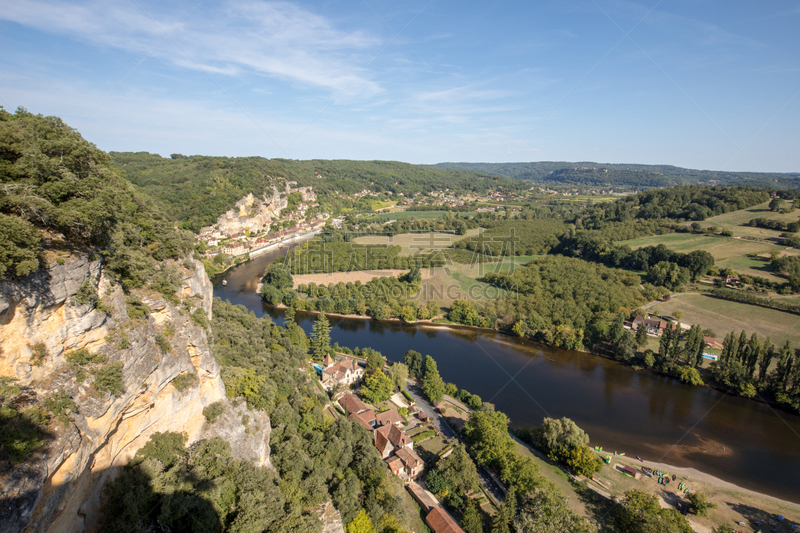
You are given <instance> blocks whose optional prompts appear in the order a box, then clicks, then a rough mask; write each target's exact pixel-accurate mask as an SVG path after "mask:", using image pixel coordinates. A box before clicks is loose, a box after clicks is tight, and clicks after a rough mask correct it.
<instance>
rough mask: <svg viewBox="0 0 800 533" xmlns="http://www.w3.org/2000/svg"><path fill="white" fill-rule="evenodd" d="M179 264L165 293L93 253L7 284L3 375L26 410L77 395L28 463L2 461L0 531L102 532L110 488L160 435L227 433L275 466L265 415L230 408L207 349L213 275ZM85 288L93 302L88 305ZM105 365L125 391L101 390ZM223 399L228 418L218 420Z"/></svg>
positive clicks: (238, 448)
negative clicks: (124, 278) (123, 280)
mask: <svg viewBox="0 0 800 533" xmlns="http://www.w3.org/2000/svg"><path fill="white" fill-rule="evenodd" d="M172 266H173V267H175V272H176V273H178V274H179V275H181V276H182V280H181V282H180V289H179V290H178V291H177V293H175V294H173V295H167V296H166V297H165V296H163V295H161V294H158V293H156V292H153V291H133V292H134V294H132V295H127V296H126V294H124V293H123V291H122V288H121V287H120V286H119V284H118V283H116V282H115V281H114V280H113V279H112V278H111V276H110V275H107V273H106V272H105V271H104V269H103V266H102V263H101V261H99V260H91V259H90V257H88V256H86V255H72V256H70V257H68V258H66V259H65V260H63V261H62V264H56V265H54V266H52V267H51V268H48V269H42V270H40V271H38V272H36V273H34V274H32V275H30V276H28V277H27V278H25V279H24V280H22V281H0V378H6V379H7V380H8V379H13V380H16V381H15V382H14V384H15V386H16V387H18V388H19V389H20V391H21V393H20V394H19V395H18V396H17V399H16V401H17V402H18V403H23V404H24V405H23V406H22V407H30V406H37V405H42V402H43V401H44V400H45V399H46V398H52V397H54V396H55V395H58V394H59V393H67V394H68V395H69V397H70V398H71V400H72V401H73V402H74V409H70V410H69V411H70V412H68V413H67V416H66V417H63V418H64V420H63V421H62V422H59V421H57V420H56V419H55V418H54V419H52V420H50V422H49V423H48V425H47V428H46V429H45V430H44V444H43V445H42V446H40V447H38V448H37V449H36V450H35V451H33V453H32V454H31V455H30V457H28V458H27V459H26V460H25V461H24V462H21V463H19V464H12V463H10V462H0V485H1V486H2V489H0V490H1V491H2V492H0V530H2V531H4V532H17V531H36V532H39V531H42V532H43V531H52V532H72V531H81V530H87V531H92V530H94V529H96V525H97V523H98V519H99V510H100V506H101V504H102V499H103V490H102V489H103V487H104V485H105V484H106V483H107V482H108V481H110V480H111V479H113V478H114V477H115V476H116V475H117V473H118V472H119V469H120V468H121V467H123V466H124V465H125V464H127V462H128V461H129V460H130V459H131V458H132V457H133V455H134V454H135V453H136V451H137V450H138V449H139V448H141V447H142V446H143V445H144V444H145V443H146V442H147V440H148V439H149V438H150V436H151V435H152V434H154V433H156V432H165V431H175V432H185V433H186V434H187V435H188V440H189V443H192V442H196V441H198V440H201V439H203V438H208V437H211V436H222V437H223V438H225V439H226V440H229V441H231V444H232V448H233V450H234V455H235V456H237V457H240V458H247V459H251V460H253V461H254V462H255V463H256V464H258V465H260V466H263V465H268V464H269V444H268V443H269V433H270V423H269V419H268V417H267V415H266V414H265V413H259V412H250V411H248V412H247V413H245V412H244V411H245V410H246V409H245V408H244V406H234V405H231V404H230V402H229V401H228V400H227V399H226V396H225V388H224V385H223V383H222V380H221V379H220V369H219V366H218V365H217V363H216V361H215V360H214V356H213V354H212V353H211V349H210V347H209V340H208V337H207V336H208V331H207V329H206V328H207V322H208V320H209V319H210V318H211V300H212V286H211V282H210V280H209V279H208V277H207V276H206V274H205V271H204V269H203V266H202V264H201V263H200V262H199V261H193V260H187V261H184V262H182V263H178V262H175V263H174V264H173V265H172ZM87 289H89V292H91V291H96V297H97V298H98V299H97V303H96V304H95V302H94V301H90V302H89V303H81V302H85V299H84V298H81V297H80V293H81V292H82V291H83V292H85V291H86V290H87ZM76 295H78V296H76ZM204 319H205V320H204ZM103 369H106V370H109V369H110V372H109V373H108V375H113V372H114V371H116V372H117V375H118V374H119V370H114V369H121V387H119V386H117V387H116V388H115V387H113V386H112V387H111V389H112V390H111V391H110V392H109V389H108V388H105V387H103V386H102V385H103V383H102V381H101V380H100V379H99V376H100V375H106V374H104V371H103ZM118 384H119V382H118ZM62 396H63V394H62ZM214 402H221V406H222V407H223V408H224V413H225V415H224V416H223V417H221V418H220V419H219V420H217V421H215V422H214V424H209V423H208V422H207V421H206V418H205V416H204V415H203V409H204V408H205V407H207V406H209V405H210V404H212V403H214ZM245 421H247V423H246V424H245V423H244V422H245Z"/></svg>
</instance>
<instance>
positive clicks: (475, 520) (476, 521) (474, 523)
mask: <svg viewBox="0 0 800 533" xmlns="http://www.w3.org/2000/svg"><path fill="white" fill-rule="evenodd" d="M483 525H484V521H483V515H482V514H481V511H480V509H479V508H478V504H477V503H476V502H475V500H472V499H470V500H467V503H466V506H465V508H464V515H463V516H462V518H461V529H463V530H464V531H465V532H466V533H483Z"/></svg>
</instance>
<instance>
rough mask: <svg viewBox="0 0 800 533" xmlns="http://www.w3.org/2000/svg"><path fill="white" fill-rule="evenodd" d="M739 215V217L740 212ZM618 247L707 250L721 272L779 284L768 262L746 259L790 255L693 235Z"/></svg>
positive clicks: (762, 245) (766, 246)
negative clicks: (758, 255) (726, 270)
mask: <svg viewBox="0 0 800 533" xmlns="http://www.w3.org/2000/svg"><path fill="white" fill-rule="evenodd" d="M737 213H739V211H737ZM731 214H733V213H728V215H731ZM725 216H727V215H725ZM748 220H749V219H748ZM750 229H753V228H750ZM618 244H627V245H628V246H630V247H631V248H633V249H634V250H635V249H637V248H641V247H643V246H657V245H659V244H663V245H665V246H666V247H667V248H669V249H670V250H674V251H676V252H681V253H686V252H691V251H692V250H705V251H707V252H708V253H710V254H711V255H713V256H714V259H715V260H716V266H717V267H719V268H732V269H733V270H735V271H736V272H738V273H740V274H745V275H748V276H760V277H762V278H767V279H770V280H772V281H778V282H782V281H785V280H784V279H783V278H780V277H777V276H774V275H773V274H772V273H771V272H770V271H769V270H768V269H769V266H768V263H766V262H765V261H761V260H759V259H754V258H750V257H747V256H748V255H749V254H764V255H765V256H766V257H768V254H769V253H770V252H772V251H777V252H782V253H783V252H784V251H787V248H786V247H785V246H778V245H774V244H769V243H765V242H755V241H749V240H744V239H737V238H734V237H714V236H709V235H697V234H693V233H669V234H667V235H653V236H651V237H643V238H641V239H632V240H629V241H621V242H619V243H618ZM788 253H796V251H795V250H792V249H788ZM765 267H766V268H765Z"/></svg>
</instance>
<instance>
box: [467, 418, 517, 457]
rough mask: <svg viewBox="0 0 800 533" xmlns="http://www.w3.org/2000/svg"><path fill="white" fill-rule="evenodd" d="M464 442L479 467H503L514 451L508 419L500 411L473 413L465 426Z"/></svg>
mask: <svg viewBox="0 0 800 533" xmlns="http://www.w3.org/2000/svg"><path fill="white" fill-rule="evenodd" d="M464 440H465V441H466V442H467V444H469V445H470V447H471V449H472V451H473V453H474V454H475V461H476V462H477V463H478V464H479V465H494V466H497V465H502V464H503V463H504V462H505V461H506V460H507V458H508V456H509V455H510V454H512V453H513V451H514V449H515V448H514V441H513V440H512V439H511V437H510V436H509V434H508V417H507V416H506V415H505V414H503V413H502V412H500V411H473V412H472V413H470V415H469V418H468V419H467V422H466V423H465V424H464Z"/></svg>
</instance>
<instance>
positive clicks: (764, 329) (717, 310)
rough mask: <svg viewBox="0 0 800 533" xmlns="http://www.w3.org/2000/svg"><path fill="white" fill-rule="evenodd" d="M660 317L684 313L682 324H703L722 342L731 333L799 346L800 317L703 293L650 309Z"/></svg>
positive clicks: (686, 296)
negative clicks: (745, 334)
mask: <svg viewBox="0 0 800 533" xmlns="http://www.w3.org/2000/svg"><path fill="white" fill-rule="evenodd" d="M648 311H650V312H651V313H655V314H657V315H674V313H675V311H682V312H683V320H682V322H684V323H687V324H700V325H701V326H702V327H703V328H710V329H711V330H712V331H714V333H716V334H717V339H718V340H720V342H722V339H724V338H725V335H727V334H728V333H730V332H731V331H736V332H741V331H742V330H745V331H747V333H748V335H750V334H752V333H754V332H756V333H758V336H759V338H761V339H762V340H763V339H766V338H767V337H770V339H772V342H773V343H775V344H776V345H783V344H784V343H785V342H786V341H787V340H788V341H789V342H791V343H792V345H793V346H798V345H800V316H798V315H793V314H791V313H785V312H783V311H776V310H774V309H766V308H763V307H756V306H754V305H747V304H742V303H738V302H729V301H727V300H720V299H718V298H711V297H710V296H703V295H701V294H686V295H683V296H675V297H673V298H672V299H671V300H670V301H669V302H660V303H658V304H656V305H654V306H652V307H650V308H649V309H648Z"/></svg>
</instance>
